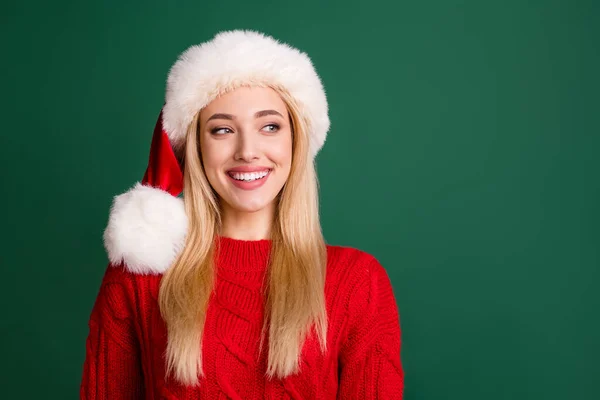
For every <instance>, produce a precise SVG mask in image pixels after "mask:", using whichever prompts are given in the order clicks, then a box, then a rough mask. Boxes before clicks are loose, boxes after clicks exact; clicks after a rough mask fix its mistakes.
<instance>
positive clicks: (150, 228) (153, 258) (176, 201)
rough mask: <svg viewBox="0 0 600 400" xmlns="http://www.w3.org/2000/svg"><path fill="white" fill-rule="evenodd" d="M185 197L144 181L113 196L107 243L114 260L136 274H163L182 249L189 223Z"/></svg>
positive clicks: (110, 258) (109, 256)
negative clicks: (184, 203) (176, 195)
mask: <svg viewBox="0 0 600 400" xmlns="http://www.w3.org/2000/svg"><path fill="white" fill-rule="evenodd" d="M187 221H188V220H187V215H186V213H185V208H184V205H183V200H182V199H181V198H179V197H175V196H172V195H171V194H169V193H167V192H165V191H162V190H160V189H157V188H154V187H151V186H145V185H142V184H141V183H139V182H138V183H136V185H135V186H134V187H133V188H131V189H130V190H129V191H127V192H125V193H123V194H121V195H118V196H116V197H115V198H114V201H113V204H112V207H111V210H110V217H109V220H108V226H107V227H106V230H105V231H104V246H105V248H106V251H107V253H108V258H109V260H110V261H111V263H114V264H119V263H121V262H122V261H123V262H124V263H125V268H126V269H128V270H129V271H131V272H133V273H137V274H161V273H163V272H165V271H166V270H167V269H168V268H169V267H170V266H171V263H172V262H173V261H174V260H175V257H176V256H177V255H178V254H179V252H180V251H181V250H182V249H183V246H184V244H185V236H186V232H187V227H188V222H187Z"/></svg>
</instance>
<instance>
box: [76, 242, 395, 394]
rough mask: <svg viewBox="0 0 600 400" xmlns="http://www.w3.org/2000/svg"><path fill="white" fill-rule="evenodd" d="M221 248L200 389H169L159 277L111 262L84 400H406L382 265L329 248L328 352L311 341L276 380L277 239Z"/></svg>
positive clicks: (89, 349) (91, 339) (94, 317)
mask: <svg viewBox="0 0 600 400" xmlns="http://www.w3.org/2000/svg"><path fill="white" fill-rule="evenodd" d="M218 240H220V241H221V254H220V256H219V258H218V260H219V262H218V264H217V266H216V268H217V279H216V287H215V291H214V292H213V294H212V295H211V298H210V300H209V307H208V311H207V315H206V323H205V327H204V340H203V345H202V352H203V353H202V354H203V367H204V371H205V375H206V376H205V377H202V378H201V379H200V384H199V386H198V387H185V386H182V385H180V384H178V383H176V382H175V380H174V379H171V377H170V379H168V380H167V381H165V376H164V375H165V360H164V358H163V357H164V353H165V349H166V327H165V324H164V321H163V320H162V318H161V316H160V312H159V308H158V303H157V299H158V289H159V284H160V280H161V276H162V275H161V274H144V273H143V272H140V271H134V270H132V269H128V268H127V265H125V264H124V263H121V264H118V265H117V264H109V266H108V267H107V269H106V272H105V274H104V277H103V280H102V283H101V286H100V290H99V293H98V295H97V298H96V301H95V304H94V306H93V309H92V311H91V315H90V319H89V334H88V337H87V341H86V355H85V362H84V365H83V377H82V381H81V385H80V397H81V398H82V399H90V400H97V399H110V400H119V399H169V400H174V399H181V400H184V399H206V400H209V399H215V400H217V399H218V400H221V399H240V400H241V399H244V400H248V399H296V400H300V399H311V400H313V399H386V400H387V399H402V393H403V386H404V379H403V378H404V374H403V369H402V365H401V361H400V323H399V315H398V308H397V305H396V301H395V297H394V292H393V289H392V286H391V282H390V280H389V277H388V275H387V273H386V271H385V269H384V268H383V267H382V266H381V265H380V263H379V262H378V261H377V259H376V258H375V257H373V256H372V255H369V254H368V253H366V252H363V251H360V250H357V249H353V248H350V247H341V246H331V245H328V246H327V253H328V256H327V257H328V262H327V274H326V276H327V278H326V285H325V294H326V302H327V303H326V304H327V313H328V321H329V327H328V335H327V340H328V343H327V345H328V350H327V353H325V354H322V353H321V351H320V349H319V345H318V340H317V339H316V337H313V336H310V335H309V336H308V339H307V340H306V342H305V344H304V347H303V352H302V358H301V364H300V367H301V372H300V373H298V374H296V375H292V376H289V377H287V378H285V379H273V380H269V379H267V378H266V376H265V371H266V363H267V359H266V351H263V352H262V355H261V356H260V357H259V356H258V353H259V352H258V344H259V339H260V338H259V335H260V331H261V327H262V319H263V316H264V313H263V310H264V299H265V295H264V293H262V292H261V289H260V288H261V284H262V280H263V278H264V277H265V272H266V266H267V261H268V256H269V251H270V248H271V241H270V240H267V239H265V240H255V241H244V240H238V239H232V238H227V237H218Z"/></svg>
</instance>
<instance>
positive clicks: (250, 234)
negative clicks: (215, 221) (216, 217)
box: [219, 202, 275, 240]
mask: <svg viewBox="0 0 600 400" xmlns="http://www.w3.org/2000/svg"><path fill="white" fill-rule="evenodd" d="M274 213H275V202H272V203H271V204H270V205H268V206H267V207H264V208H262V209H260V210H257V211H252V212H248V211H244V210H239V209H235V208H232V207H230V206H229V205H227V204H223V208H222V226H221V230H220V232H219V235H221V236H225V237H229V238H233V239H238V240H261V239H269V238H270V237H271V226H272V224H273V218H274Z"/></svg>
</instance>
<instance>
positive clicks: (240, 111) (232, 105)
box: [200, 86, 287, 120]
mask: <svg viewBox="0 0 600 400" xmlns="http://www.w3.org/2000/svg"><path fill="white" fill-rule="evenodd" d="M266 109H273V110H276V111H279V112H280V113H281V114H282V115H284V116H285V115H287V108H286V105H285V102H284V101H283V99H282V98H281V96H279V94H278V93H277V92H276V91H275V90H274V89H272V88H270V87H258V86H252V87H247V86H244V87H239V88H236V89H234V90H232V91H229V92H227V93H224V94H222V95H220V96H218V97H217V98H216V99H214V100H213V101H211V102H210V103H209V104H208V105H206V107H204V108H203V109H202V110H201V112H200V119H201V120H206V119H207V118H209V117H210V115H212V114H213V113H217V112H219V113H229V114H233V115H236V116H240V117H247V116H252V115H254V114H255V113H256V112H257V111H260V110H266Z"/></svg>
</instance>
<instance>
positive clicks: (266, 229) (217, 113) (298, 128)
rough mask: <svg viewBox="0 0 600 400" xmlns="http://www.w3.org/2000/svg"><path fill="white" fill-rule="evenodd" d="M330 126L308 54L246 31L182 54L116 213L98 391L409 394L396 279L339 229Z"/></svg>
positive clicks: (91, 349)
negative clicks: (321, 179)
mask: <svg viewBox="0 0 600 400" xmlns="http://www.w3.org/2000/svg"><path fill="white" fill-rule="evenodd" d="M328 130H329V118H328V106H327V101H326V97H325V92H324V90H323V87H322V84H321V81H320V78H319V77H318V75H317V74H316V72H315V70H314V68H313V65H312V63H311V61H310V59H309V58H308V56H307V55H306V54H304V53H302V52H300V51H298V50H297V49H294V48H292V47H290V46H288V45H286V44H282V43H280V42H278V41H276V40H275V39H273V38H271V37H269V36H266V35H264V34H261V33H258V32H254V31H242V30H236V31H228V32H221V33H219V34H217V35H216V36H215V37H214V38H213V39H212V40H211V41H209V42H206V43H203V44H201V45H198V46H192V47H191V48H189V49H188V50H187V51H186V52H184V53H183V54H182V55H181V56H180V58H179V59H178V60H177V62H176V63H175V64H174V66H173V67H172V68H171V70H170V72H169V77H168V81H167V92H166V102H165V105H164V107H163V110H162V112H161V115H160V116H159V118H158V122H157V124H156V128H155V131H154V136H153V139H152V147H151V151H150V162H149V165H148V169H147V170H146V174H145V175H144V179H143V181H142V183H138V184H136V185H135V186H134V187H133V188H132V189H131V190H129V191H128V192H127V193H124V194H122V195H120V196H117V197H116V198H115V200H114V203H113V205H112V208H111V213H110V218H109V223H108V226H107V228H106V231H105V234H104V241H105V246H106V249H107V253H108V256H109V260H110V263H109V266H108V268H107V269H106V272H105V275H104V278H103V281H102V284H101V288H100V291H99V294H98V297H97V299H96V302H95V304H94V308H93V310H92V312H91V316H90V321H89V328H90V331H89V335H88V338H87V343H86V359H85V363H84V366H83V379H82V382H81V389H80V395H81V398H83V399H137V398H140V399H141V398H148V399H155V398H156V399H158V398H161V399H199V398H201V399H225V398H232V399H264V398H268V399H284V398H289V399H309V398H310V399H335V398H341V399H351V398H360V399H401V398H402V391H403V370H402V366H401V362H400V325H399V316H398V309H397V306H396V302H395V298H394V294H393V290H392V286H391V283H390V280H389V278H388V275H387V273H386V271H385V269H384V268H383V267H382V266H381V265H380V264H379V262H378V261H377V259H376V258H374V257H373V256H372V255H370V254H367V253H365V252H363V251H360V250H357V249H353V248H349V247H342V246H331V245H326V244H325V241H324V238H323V235H322V232H321V226H320V222H319V212H318V211H319V209H318V190H317V177H316V171H315V167H314V157H315V155H316V154H317V152H318V151H319V150H320V148H321V147H322V146H323V144H324V141H325V137H326V134H327V132H328ZM181 192H183V199H182V198H180V197H178V195H179V194H180V193H181Z"/></svg>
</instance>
